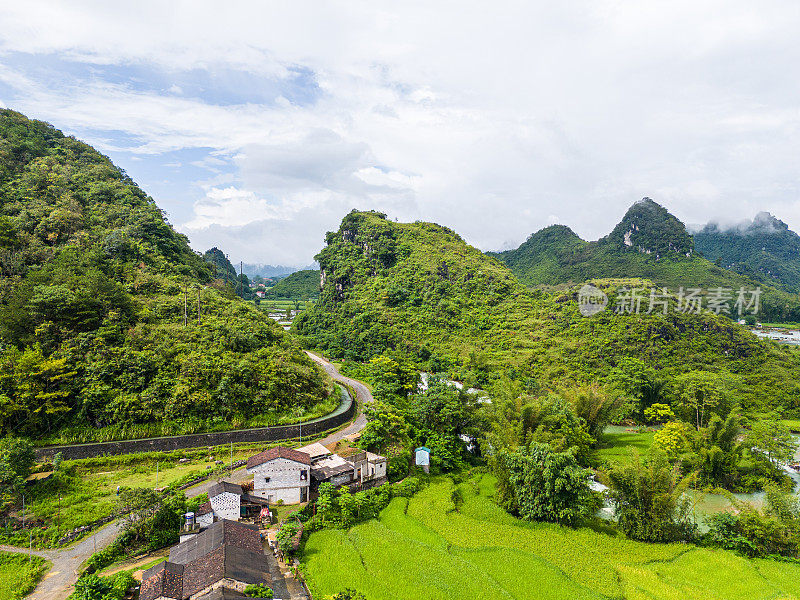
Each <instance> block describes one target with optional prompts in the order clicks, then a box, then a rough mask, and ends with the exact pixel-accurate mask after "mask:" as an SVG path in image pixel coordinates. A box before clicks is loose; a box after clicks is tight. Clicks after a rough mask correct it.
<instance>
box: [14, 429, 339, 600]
mask: <svg viewBox="0 0 800 600" xmlns="http://www.w3.org/2000/svg"><path fill="white" fill-rule="evenodd" d="M324 435H325V432H322V433H321V434H320V435H319V436H314V437H303V440H302V444H301V443H300V441H299V440H283V441H280V442H275V443H273V444H265V443H261V442H256V443H248V444H234V446H233V454H231V447H230V446H218V447H215V448H198V449H192V450H176V451H174V452H150V453H139V454H124V455H118V456H103V457H97V458H87V459H83V460H72V461H64V462H63V463H62V465H61V468H60V471H59V472H58V473H55V474H54V475H53V477H51V478H50V479H47V480H43V481H37V482H33V483H29V484H28V485H27V486H26V488H25V507H26V519H27V522H28V528H26V529H25V530H24V531H23V530H21V529H13V528H12V527H11V526H9V524H8V523H3V522H0V543H4V544H10V545H14V546H27V545H28V535H29V533H32V534H33V535H32V540H33V545H34V546H35V547H36V548H55V547H58V540H59V539H60V538H61V537H62V536H63V535H64V534H65V533H67V532H68V531H71V530H72V529H74V528H76V527H80V526H83V525H87V524H89V523H92V522H94V521H96V520H97V519H100V518H103V517H106V516H108V515H110V514H112V512H113V510H114V506H115V503H116V497H117V495H116V494H117V486H119V487H126V486H127V487H150V488H156V487H158V488H161V487H166V486H168V485H172V484H175V483H183V482H184V481H188V480H190V479H192V478H193V477H195V476H199V475H205V474H207V473H209V471H210V470H212V469H214V470H215V474H218V475H220V476H226V475H227V471H224V470H225V469H226V467H227V465H230V463H231V459H232V460H233V462H236V461H239V460H242V459H246V458H248V457H250V456H252V455H253V454H256V453H258V452H260V451H262V450H264V449H265V448H268V447H271V446H276V445H283V446H289V447H297V446H300V445H305V444H310V443H311V442H313V441H316V440H318V439H320V438H321V437H322V436H324ZM181 459H185V460H187V461H188V462H180V461H181ZM220 461H221V463H222V464H217V463H218V462H220ZM220 470H222V471H224V472H223V473H220V472H219V471H220ZM59 498H60V500H59ZM286 508H287V509H289V508H291V507H286ZM16 516H17V517H18V518H21V516H22V511H21V510H17V515H16ZM32 522H33V523H32ZM89 533H90V532H85V535H88V534H89ZM0 600H2V598H0Z"/></svg>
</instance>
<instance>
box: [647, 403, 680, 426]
mask: <svg viewBox="0 0 800 600" xmlns="http://www.w3.org/2000/svg"><path fill="white" fill-rule="evenodd" d="M644 418H645V419H647V422H648V423H666V422H667V421H669V420H671V419H674V418H675V413H674V412H672V409H671V408H670V406H669V404H662V403H660V402H656V403H654V404H651V405H650V406H649V407H648V408H645V409H644Z"/></svg>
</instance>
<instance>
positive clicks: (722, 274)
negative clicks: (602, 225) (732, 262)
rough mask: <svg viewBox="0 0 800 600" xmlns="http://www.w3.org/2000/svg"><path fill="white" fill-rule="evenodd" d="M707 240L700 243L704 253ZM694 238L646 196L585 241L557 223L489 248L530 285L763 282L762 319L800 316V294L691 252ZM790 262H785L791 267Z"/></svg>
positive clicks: (705, 286) (675, 286)
mask: <svg viewBox="0 0 800 600" xmlns="http://www.w3.org/2000/svg"><path fill="white" fill-rule="evenodd" d="M708 246H709V244H708V243H706V242H704V243H703V244H702V248H703V250H702V252H703V254H706V250H707V249H708ZM694 248H695V240H694V239H693V238H692V236H691V235H689V233H688V232H687V231H686V228H685V226H684V225H683V223H681V221H680V220H678V219H677V218H676V217H674V216H673V215H671V214H670V213H669V212H668V211H667V210H666V209H665V208H664V207H662V206H660V205H659V204H657V203H655V202H653V201H652V200H650V199H649V198H644V199H643V200H640V201H639V202H636V203H635V204H634V205H633V206H631V208H630V209H628V211H627V213H626V214H625V215H624V216H623V218H622V220H621V221H620V222H619V223H618V224H617V225H616V226H615V227H614V229H613V231H612V232H611V233H610V234H609V235H607V236H605V237H603V238H601V239H599V240H597V241H595V242H586V241H584V240H582V239H580V238H579V237H578V236H577V235H575V234H574V233H573V232H572V230H571V229H569V228H568V227H565V226H563V225H556V226H551V227H547V228H545V229H542V230H540V231H538V232H536V233H534V234H533V235H531V236H530V237H529V238H528V239H527V240H526V241H525V242H524V243H523V244H522V245H520V246H519V248H516V249H514V250H507V251H505V252H498V253H489V254H491V255H492V256H495V257H497V258H498V259H499V260H501V261H502V262H504V263H505V264H507V265H508V267H509V268H510V269H511V270H512V271H513V272H514V274H515V275H516V276H517V278H518V279H519V280H520V281H521V282H522V283H524V284H526V285H529V286H542V285H544V286H562V287H563V286H570V285H574V284H578V283H582V282H584V281H588V280H590V279H593V278H631V277H632V278H646V279H649V280H650V281H652V282H653V283H654V284H655V285H657V286H660V287H667V288H668V289H669V290H671V291H673V292H676V291H677V290H678V289H679V288H680V287H684V288H702V289H704V290H710V289H712V288H717V287H726V288H731V289H733V290H738V289H739V288H742V287H744V288H745V289H754V288H755V287H757V286H761V288H762V289H763V290H764V292H763V294H762V311H761V314H760V318H763V319H764V320H768V321H797V320H800V297H798V296H797V294H790V293H786V291H784V290H781V289H776V288H775V287H774V286H773V285H772V284H774V283H775V278H773V277H765V276H762V275H764V274H763V273H759V272H758V271H757V270H756V269H755V268H751V269H747V268H740V269H737V271H738V272H735V271H732V270H729V269H726V268H724V265H722V266H720V265H716V264H714V263H712V262H710V261H709V260H707V259H706V258H703V257H702V256H700V255H698V253H697V252H695V251H694ZM790 268H791V267H789V269H790Z"/></svg>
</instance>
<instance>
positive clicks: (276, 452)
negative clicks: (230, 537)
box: [198, 442, 386, 519]
mask: <svg viewBox="0 0 800 600" xmlns="http://www.w3.org/2000/svg"><path fill="white" fill-rule="evenodd" d="M247 472H248V473H250V474H252V475H253V496H254V497H258V498H264V499H266V500H267V501H268V502H272V503H275V502H278V501H279V500H283V502H284V503H285V504H296V503H298V502H307V501H308V500H309V494H310V493H313V492H316V490H317V489H318V488H319V484H321V483H323V482H330V483H332V484H333V485H334V486H336V487H340V486H343V485H347V486H350V488H351V489H353V490H356V489H364V488H369V487H375V486H378V485H381V484H383V483H386V458H385V457H383V456H380V455H378V454H374V453H372V452H363V451H355V452H351V453H350V454H349V455H346V456H340V455H339V454H334V453H332V452H331V451H330V450H328V449H327V448H326V447H325V446H323V445H322V444H320V443H316V442H315V443H313V444H309V445H308V446H303V447H302V448H297V449H296V450H293V449H291V448H285V447H283V446H278V447H276V448H270V449H269V450H264V451H263V452H260V453H258V454H256V455H255V456H251V457H250V458H249V459H248V461H247ZM202 508H203V509H204V510H205V507H202ZM198 513H199V509H198ZM206 518H207V517H206ZM198 519H200V517H198Z"/></svg>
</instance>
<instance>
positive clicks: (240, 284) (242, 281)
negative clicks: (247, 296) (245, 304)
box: [239, 260, 244, 298]
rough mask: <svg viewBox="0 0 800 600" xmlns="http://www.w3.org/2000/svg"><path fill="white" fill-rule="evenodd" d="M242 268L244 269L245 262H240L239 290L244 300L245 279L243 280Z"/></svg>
mask: <svg viewBox="0 0 800 600" xmlns="http://www.w3.org/2000/svg"><path fill="white" fill-rule="evenodd" d="M242 267H244V261H243V260H240V261H239V286H240V287H239V290H240V292H241V296H242V298H244V279H242Z"/></svg>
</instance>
